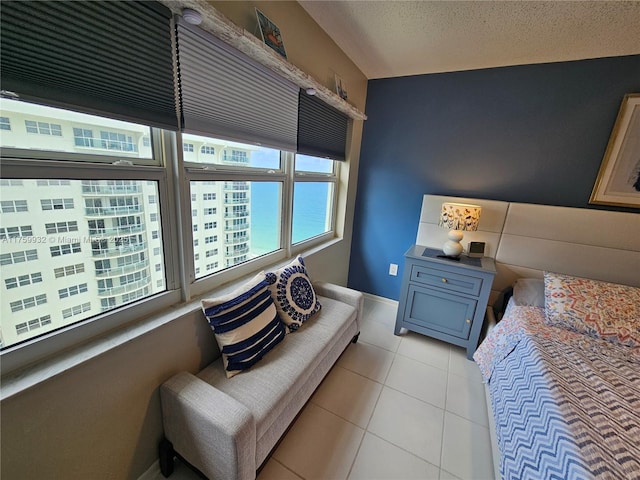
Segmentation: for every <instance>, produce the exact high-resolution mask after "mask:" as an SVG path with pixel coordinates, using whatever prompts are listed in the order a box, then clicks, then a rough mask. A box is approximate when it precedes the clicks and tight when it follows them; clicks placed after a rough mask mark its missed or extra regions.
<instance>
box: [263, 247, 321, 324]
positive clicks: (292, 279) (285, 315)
mask: <svg viewBox="0 0 640 480" xmlns="http://www.w3.org/2000/svg"><path fill="white" fill-rule="evenodd" d="M267 282H269V283H270V285H269V290H270V291H271V295H272V296H273V301H274V303H275V304H276V308H277V310H278V313H279V314H280V318H281V319H282V321H283V322H284V323H285V324H286V325H287V327H288V328H289V331H291V332H293V331H295V330H297V329H298V328H299V327H300V325H302V324H303V323H304V322H306V321H307V320H308V319H309V318H310V317H311V316H313V315H314V314H315V313H316V312H318V310H320V308H321V305H320V302H319V301H318V297H317V296H316V292H315V291H314V290H313V285H312V284H311V280H310V279H309V275H308V274H307V270H306V268H305V266H304V261H303V260H302V257H301V256H298V257H297V258H296V259H295V260H293V261H292V262H291V263H290V264H289V265H287V266H286V267H283V268H281V269H280V270H277V271H276V272H275V273H267Z"/></svg>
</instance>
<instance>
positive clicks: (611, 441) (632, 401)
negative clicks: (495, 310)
mask: <svg viewBox="0 0 640 480" xmlns="http://www.w3.org/2000/svg"><path fill="white" fill-rule="evenodd" d="M474 358H475V360H476V362H477V363H478V365H479V367H480V370H481V371H482V374H483V377H484V380H485V382H487V383H488V388H489V392H490V396H491V408H492V412H493V416H494V420H495V427H496V437H497V442H498V447H499V450H500V473H501V476H502V478H503V479H505V480H512V479H513V480H516V479H517V480H525V479H536V480H539V479H563V480H564V479H595V478H597V479H612V480H613V479H615V480H620V479H640V351H639V349H637V348H636V349H633V348H629V347H624V346H620V345H616V344H613V343H610V342H607V341H604V340H601V339H596V338H592V337H590V336H587V335H583V334H580V333H574V332H571V331H569V330H565V329H562V328H556V327H550V326H548V325H546V324H545V323H544V309H543V308H539V307H520V306H515V305H514V304H512V303H510V304H509V306H508V307H507V310H506V312H505V316H504V318H503V320H502V321H501V322H500V323H499V324H498V326H496V328H494V329H493V331H492V332H491V334H490V335H489V336H488V337H487V338H486V339H485V341H484V342H483V343H482V345H481V346H480V347H479V349H478V350H477V352H476V354H475V356H474Z"/></svg>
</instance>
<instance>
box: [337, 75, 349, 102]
mask: <svg viewBox="0 0 640 480" xmlns="http://www.w3.org/2000/svg"><path fill="white" fill-rule="evenodd" d="M336 93H337V94H338V95H339V96H340V98H341V99H343V100H346V99H347V96H348V95H347V86H346V85H345V84H344V82H343V81H342V78H340V77H339V76H338V74H337V73H336Z"/></svg>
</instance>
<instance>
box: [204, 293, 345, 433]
mask: <svg viewBox="0 0 640 480" xmlns="http://www.w3.org/2000/svg"><path fill="white" fill-rule="evenodd" d="M320 301H321V302H322V311H321V312H320V313H319V314H318V315H317V316H316V317H315V318H314V319H313V321H312V322H307V323H305V324H304V325H303V326H302V327H301V328H300V329H299V331H298V332H296V334H295V335H287V339H286V341H284V342H282V344H281V345H279V346H278V348H276V349H274V350H273V351H272V352H271V353H270V354H269V359H268V361H266V362H260V363H258V364H257V365H255V366H254V367H253V368H252V369H251V370H248V371H246V372H244V373H243V374H242V375H238V376H237V377H235V378H234V379H233V380H232V381H228V380H227V379H226V378H225V373H224V369H223V365H222V362H220V361H215V362H213V363H212V364H210V365H209V366H207V367H206V368H205V369H204V370H202V371H201V372H200V373H198V377H200V378H201V379H202V380H204V381H205V382H207V383H209V384H210V385H213V386H214V387H216V388H217V389H219V390H221V391H223V392H224V393H226V394H228V395H229V396H231V397H233V398H235V399H236V400H238V401H239V402H240V403H242V404H243V405H245V406H246V407H247V408H249V409H250V410H251V411H252V413H253V415H254V418H255V421H256V435H257V437H258V439H260V438H261V437H262V435H263V434H264V433H265V432H266V431H267V430H268V429H269V427H270V426H271V425H272V424H273V422H274V421H277V419H278V418H280V416H281V414H282V411H283V410H284V409H285V408H287V406H288V405H289V400H290V399H291V398H292V397H293V396H294V395H295V394H296V392H297V391H298V390H299V389H300V388H301V385H302V384H303V383H304V381H305V379H306V378H307V376H308V375H309V374H310V372H312V371H313V370H314V369H315V368H316V367H317V366H318V364H319V363H320V362H321V361H322V359H323V358H324V356H325V352H326V351H327V350H328V349H330V348H331V347H332V346H333V345H334V344H336V343H337V342H340V341H345V339H344V338H343V337H344V336H345V335H346V334H347V333H348V334H349V337H350V338H349V339H347V340H346V342H347V343H348V340H350V339H351V337H352V336H353V332H355V327H352V328H350V327H351V326H352V324H355V321H356V315H357V312H356V310H355V308H354V307H352V306H351V305H347V304H345V303H342V302H339V301H336V300H333V299H330V298H327V297H320ZM345 344H346V343H345Z"/></svg>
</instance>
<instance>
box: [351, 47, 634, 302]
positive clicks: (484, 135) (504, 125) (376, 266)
mask: <svg viewBox="0 0 640 480" xmlns="http://www.w3.org/2000/svg"><path fill="white" fill-rule="evenodd" d="M634 92H635V93H638V92H640V55H633V56H626V57H612V58H603V59H595V60H582V61H575V62H562V63H549V64H540V65H524V66H515V67H502V68H492V69H486V70H474V71H466V72H454V73H443V74H432V75H418V76H412V77H400V78H389V79H379V80H370V81H369V84H368V89H367V104H366V113H367V116H368V120H366V121H365V124H364V131H363V139H362V149H361V154H360V167H359V177H358V194H357V198H356V210H355V221H354V234H353V243H352V248H351V264H350V267H349V286H350V287H352V288H355V289H358V290H362V291H364V292H369V293H372V294H375V295H379V296H382V297H387V298H392V299H395V300H397V299H398V297H399V292H400V283H401V278H402V267H403V254H404V252H405V251H406V250H407V249H408V248H409V247H410V246H411V245H412V244H413V243H414V242H415V238H416V234H417V229H418V220H419V218H420V208H421V205H422V196H423V195H424V194H425V193H430V194H438V195H454V196H463V197H476V198H485V199H493V200H505V201H513V202H524V203H538V204H547V205H562V206H569V207H588V208H607V207H601V206H599V207H595V206H593V205H589V204H588V201H589V196H590V195H591V190H592V188H593V184H594V182H595V180H596V177H597V173H598V169H599V167H600V163H601V162H602V158H603V156H604V152H605V149H606V146H607V142H608V140H609V136H610V134H611V130H612V128H613V124H614V122H615V119H616V116H617V114H618V110H619V108H620V105H621V102H622V99H623V97H624V95H625V94H627V93H634ZM609 208H610V209H615V208H611V207H609ZM618 210H623V209H618ZM390 263H396V264H398V265H399V266H400V270H399V272H398V276H397V277H392V276H390V275H389V273H388V270H389V264H390Z"/></svg>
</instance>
